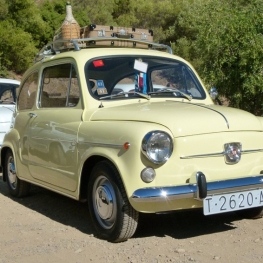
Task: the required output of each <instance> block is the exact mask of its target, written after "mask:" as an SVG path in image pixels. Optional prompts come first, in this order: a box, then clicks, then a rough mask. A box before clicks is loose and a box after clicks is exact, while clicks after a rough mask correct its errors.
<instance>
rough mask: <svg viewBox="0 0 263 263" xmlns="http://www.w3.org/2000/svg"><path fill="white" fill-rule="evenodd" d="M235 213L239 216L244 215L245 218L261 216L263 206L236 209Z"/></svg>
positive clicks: (262, 214)
mask: <svg viewBox="0 0 263 263" xmlns="http://www.w3.org/2000/svg"><path fill="white" fill-rule="evenodd" d="M236 214H237V215H238V216H240V217H244V218H247V219H257V218H261V217H262V216H263V207H262V206H260V207H254V208H249V209H245V210H238V211H236Z"/></svg>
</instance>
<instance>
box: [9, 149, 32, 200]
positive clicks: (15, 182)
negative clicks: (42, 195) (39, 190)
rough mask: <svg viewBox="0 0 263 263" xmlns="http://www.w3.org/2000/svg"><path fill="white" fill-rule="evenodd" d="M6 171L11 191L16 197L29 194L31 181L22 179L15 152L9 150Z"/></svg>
mask: <svg viewBox="0 0 263 263" xmlns="http://www.w3.org/2000/svg"><path fill="white" fill-rule="evenodd" d="M4 173H5V178H6V181H7V186H8V190H9V193H10V194H11V195H12V196H14V197H24V196H27V195H29V191H30V183H27V182H25V181H22V180H20V179H19V178H18V177H17V174H16V166H15V160H14V156H13V153H12V152H11V151H10V150H9V151H8V152H7V154H6V156H5V164H4Z"/></svg>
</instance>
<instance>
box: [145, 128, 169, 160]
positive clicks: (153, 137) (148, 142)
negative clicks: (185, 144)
mask: <svg viewBox="0 0 263 263" xmlns="http://www.w3.org/2000/svg"><path fill="white" fill-rule="evenodd" d="M141 149H142V153H143V154H144V155H145V156H146V157H147V158H148V159H149V160H150V161H151V162H153V163H155V164H163V163H165V162H166V161H167V160H168V159H169V158H170V156H171V155H172V152H173V140H172V138H171V136H170V135H169V134H168V133H166V132H164V131H157V130H156V131H151V132H148V133H147V134H146V135H145V136H144V138H143V140H142V148H141Z"/></svg>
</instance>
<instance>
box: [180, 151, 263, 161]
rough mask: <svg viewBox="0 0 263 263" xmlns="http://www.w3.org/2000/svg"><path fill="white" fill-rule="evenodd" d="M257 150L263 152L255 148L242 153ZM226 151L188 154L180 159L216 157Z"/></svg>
mask: <svg viewBox="0 0 263 263" xmlns="http://www.w3.org/2000/svg"><path fill="white" fill-rule="evenodd" d="M255 152H263V149H254V150H243V151H241V153H243V154H248V153H255ZM224 155H226V152H225V151H224V152H218V153H204V154H196V155H188V156H180V159H192V158H204V157H216V156H224Z"/></svg>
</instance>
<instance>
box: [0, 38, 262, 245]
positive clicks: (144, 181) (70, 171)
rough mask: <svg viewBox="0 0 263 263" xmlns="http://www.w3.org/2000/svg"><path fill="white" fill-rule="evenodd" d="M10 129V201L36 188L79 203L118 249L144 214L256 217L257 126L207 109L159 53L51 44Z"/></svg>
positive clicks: (186, 76)
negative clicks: (192, 212)
mask: <svg viewBox="0 0 263 263" xmlns="http://www.w3.org/2000/svg"><path fill="white" fill-rule="evenodd" d="M101 41H104V42H103V43H101ZM107 41H108V42H109V46H108V47H107V46H106V44H107ZM102 47H103V48H102ZM14 117H15V122H14V128H13V129H11V130H10V131H9V132H8V133H7V134H6V135H5V138H4V142H3V145H2V148H1V166H2V168H3V180H4V181H6V182H7V186H8V188H9V191H10V194H11V195H13V196H15V197H22V196H26V195H28V194H29V191H30V185H31V184H34V185H38V186H42V187H44V188H47V189H50V190H52V191H55V192H57V193H60V194H62V195H65V196H67V197H70V198H73V199H76V200H80V201H86V202H87V212H88V213H89V215H90V218H91V220H90V221H91V224H92V226H93V227H94V233H95V234H96V236H97V237H99V238H102V239H106V240H108V241H111V242H120V241H124V240H127V239H128V238H130V237H132V236H133V234H134V232H135V231H136V228H137V225H138V218H139V215H140V214H142V213H162V212H167V211H175V210H183V209H196V208H199V209H203V213H204V215H206V216H209V215H211V214H218V213H224V212H230V211H236V212H237V213H240V214H243V215H244V216H249V217H259V216H261V212H262V206H263V118H262V117H256V116H254V115H252V114H250V113H248V112H245V111H242V110H239V109H234V108H230V107H225V106H220V105H216V104H215V103H213V100H212V99H211V97H210V96H209V93H208V92H207V90H206V88H205V87H204V85H203V84H202V81H201V80H200V78H199V77H198V75H197V73H196V72H195V70H194V69H193V68H192V66H191V65H190V64H189V63H188V62H187V61H185V60H183V59H182V58H180V57H178V56H175V55H173V54H172V52H171V49H170V48H169V47H168V46H164V45H161V44H155V43H150V42H147V41H144V40H136V39H124V38H118V37H112V38H109V39H108V38H105V39H101V38H100V39H99V38H98V39H89V38H87V39H76V40H71V41H68V42H67V41H62V42H59V40H57V42H56V43H54V42H53V43H51V44H49V45H47V46H46V47H45V48H43V50H42V51H41V52H40V53H39V55H38V56H37V58H36V62H35V63H34V65H33V66H32V67H31V68H30V69H28V71H27V72H26V73H25V74H24V77H23V79H22V82H21V86H20V93H19V96H18V102H17V106H16V112H15V116H14Z"/></svg>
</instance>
